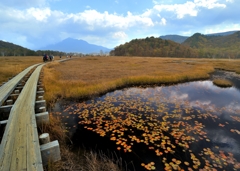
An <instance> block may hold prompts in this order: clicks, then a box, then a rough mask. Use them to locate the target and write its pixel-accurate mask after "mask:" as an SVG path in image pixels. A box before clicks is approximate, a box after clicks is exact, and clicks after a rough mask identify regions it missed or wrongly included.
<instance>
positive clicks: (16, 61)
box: [0, 56, 42, 83]
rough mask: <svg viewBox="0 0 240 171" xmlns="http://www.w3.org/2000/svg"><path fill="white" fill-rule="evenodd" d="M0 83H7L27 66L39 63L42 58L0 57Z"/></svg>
mask: <svg viewBox="0 0 240 171" xmlns="http://www.w3.org/2000/svg"><path fill="white" fill-rule="evenodd" d="M0 61H1V62H0V75H1V76H0V83H2V82H5V81H7V80H8V79H9V78H11V77H13V76H15V75H16V74H18V73H19V72H21V71H22V70H24V69H25V68H27V67H28V66H31V65H33V64H37V63H41V62H42V57H40V56H38V57H36V56H30V57H22V56H21V57H20V56H18V57H0Z"/></svg>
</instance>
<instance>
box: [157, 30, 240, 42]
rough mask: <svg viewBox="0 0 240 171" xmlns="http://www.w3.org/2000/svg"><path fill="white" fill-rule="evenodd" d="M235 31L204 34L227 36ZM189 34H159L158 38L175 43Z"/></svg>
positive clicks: (186, 37)
mask: <svg viewBox="0 0 240 171" xmlns="http://www.w3.org/2000/svg"><path fill="white" fill-rule="evenodd" d="M236 32H237V31H227V32H221V33H212V34H205V36H228V35H231V34H234V33H236ZM189 37H190V36H181V35H174V34H173V35H165V36H160V37H159V38H161V39H165V40H172V41H174V42H177V43H183V42H184V41H185V40H187V39H188V38H189Z"/></svg>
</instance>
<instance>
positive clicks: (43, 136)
mask: <svg viewBox="0 0 240 171" xmlns="http://www.w3.org/2000/svg"><path fill="white" fill-rule="evenodd" d="M39 141H40V144H41V145H42V144H47V143H49V142H50V137H49V134H48V133H43V134H41V135H40V136H39Z"/></svg>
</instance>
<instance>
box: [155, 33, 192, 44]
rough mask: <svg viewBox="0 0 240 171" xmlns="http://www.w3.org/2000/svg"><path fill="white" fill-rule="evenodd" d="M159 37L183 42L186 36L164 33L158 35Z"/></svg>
mask: <svg viewBox="0 0 240 171" xmlns="http://www.w3.org/2000/svg"><path fill="white" fill-rule="evenodd" d="M159 38H161V39H164V40H172V41H174V42H177V43H183V42H184V41H185V40H186V39H187V38H188V36H180V35H174V34H173V35H165V36H160V37H159Z"/></svg>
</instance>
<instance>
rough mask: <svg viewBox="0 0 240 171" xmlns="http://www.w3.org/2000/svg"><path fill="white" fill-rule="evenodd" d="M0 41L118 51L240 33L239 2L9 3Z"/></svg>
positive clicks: (1, 18) (0, 18) (3, 5)
mask: <svg viewBox="0 0 240 171" xmlns="http://www.w3.org/2000/svg"><path fill="white" fill-rule="evenodd" d="M0 9H1V10H0V23H1V24H0V40H4V41H7V42H11V43H15V44H18V45H21V46H23V47H27V48H30V49H34V50H36V49H38V48H40V47H44V46H45V45H48V44H54V43H57V42H60V41H62V40H63V39H66V38H68V37H71V38H75V39H82V40H85V41H87V42H88V43H91V44H96V45H102V46H105V47H108V48H114V47H116V46H118V45H120V44H124V43H125V42H129V41H131V40H132V39H136V38H146V37H149V36H154V37H159V36H161V35H167V34H178V35H184V36H191V35H193V34H194V33H196V32H198V33H202V34H208V33H216V32H224V31H232V30H240V17H239V14H240V12H239V10H240V3H239V0H177V1H176V0H175V1H173V0H102V1H98V0H4V2H3V1H1V2H0Z"/></svg>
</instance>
